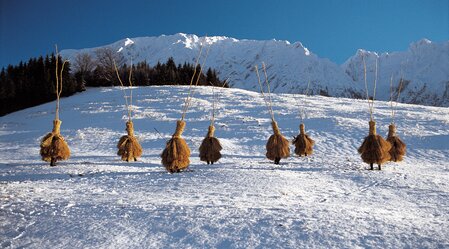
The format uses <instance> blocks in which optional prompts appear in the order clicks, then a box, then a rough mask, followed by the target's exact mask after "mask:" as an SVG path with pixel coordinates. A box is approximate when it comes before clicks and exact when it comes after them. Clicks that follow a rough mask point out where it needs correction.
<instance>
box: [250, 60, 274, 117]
mask: <svg viewBox="0 0 449 249" xmlns="http://www.w3.org/2000/svg"><path fill="white" fill-rule="evenodd" d="M254 69H255V70H256V75H257V81H258V82H259V87H260V93H261V94H262V99H263V101H264V102H265V106H266V107H267V109H268V113H270V114H271V112H270V107H269V105H268V101H267V98H266V97H265V93H264V92H263V87H262V83H261V82H260V76H259V68H258V67H257V65H256V66H254ZM271 119H272V121H274V120H273V116H271Z"/></svg>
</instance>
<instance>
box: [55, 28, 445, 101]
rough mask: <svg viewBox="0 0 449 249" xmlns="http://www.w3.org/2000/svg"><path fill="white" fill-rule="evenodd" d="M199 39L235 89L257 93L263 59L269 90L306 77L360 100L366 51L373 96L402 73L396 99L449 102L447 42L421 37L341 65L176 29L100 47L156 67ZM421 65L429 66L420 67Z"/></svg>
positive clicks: (319, 87) (188, 51) (183, 54)
mask: <svg viewBox="0 0 449 249" xmlns="http://www.w3.org/2000/svg"><path fill="white" fill-rule="evenodd" d="M202 42H205V46H206V47H210V50H209V54H208V58H207V62H206V64H205V66H206V67H212V68H214V69H216V70H217V73H218V75H219V77H220V78H222V79H228V78H229V79H230V85H231V86H233V87H237V88H242V89H246V90H253V91H259V86H258V84H257V78H256V74H255V72H254V66H255V65H261V63H262V62H263V61H265V62H266V63H267V74H268V78H269V80H270V85H271V87H272V90H273V92H279V93H281V92H284V93H304V92H305V90H306V88H307V85H308V82H309V81H310V89H309V92H310V94H312V95H316V94H320V95H327V96H334V97H350V98H361V97H363V96H365V95H366V93H365V86H364V80H363V64H362V63H361V56H362V55H366V57H365V58H366V62H367V69H368V74H367V78H368V82H369V84H370V85H371V84H373V82H374V80H373V77H374V65H375V59H376V58H377V59H378V60H379V71H378V73H379V79H378V93H377V97H378V98H379V99H380V100H389V98H390V76H392V75H393V76H394V83H393V84H394V86H396V87H395V89H396V90H397V88H398V87H397V86H398V84H399V82H400V76H402V78H403V82H404V85H403V92H402V93H401V97H400V98H399V101H400V102H404V103H414V104H424V105H435V106H449V73H448V72H445V70H444V68H449V41H447V42H443V43H433V42H431V41H430V40H427V39H422V40H419V41H417V42H413V43H411V45H410V46H409V49H408V50H407V51H398V52H391V53H381V54H379V53H377V52H371V51H367V50H363V49H358V50H357V51H356V54H355V55H353V56H351V57H350V58H348V59H347V60H346V61H345V62H344V63H343V64H341V65H338V64H336V63H334V62H332V61H331V60H329V59H327V58H321V57H319V56H318V55H317V54H315V53H313V52H312V51H310V50H309V49H308V48H306V47H305V46H304V45H303V44H302V43H301V42H299V41H297V42H294V43H290V42H289V41H286V40H275V39H272V40H250V39H240V40H239V39H235V38H232V37H227V36H210V37H199V36H196V35H194V34H185V33H177V34H174V35H161V36H152V37H136V38H125V39H121V40H119V41H117V42H114V43H111V44H108V45H105V46H101V47H110V48H111V49H113V50H114V51H119V52H120V53H122V54H123V55H124V57H125V59H126V60H127V63H130V62H131V60H132V61H133V62H140V61H147V62H148V63H149V64H150V65H155V64H156V63H157V62H159V61H161V62H162V61H166V60H167V59H168V58H169V57H173V58H174V60H175V62H176V63H179V64H182V63H184V62H190V63H194V62H195V59H196V57H197V56H198V52H199V49H200V47H201V43H202ZM101 47H95V48H86V49H80V50H74V49H66V50H63V51H61V55H62V56H63V57H65V58H68V59H73V58H74V57H75V56H76V54H77V53H83V52H86V53H90V54H94V51H95V49H98V48H101ZM446 54H447V56H445V55H446ZM203 55H204V54H203ZM427 65H432V66H433V68H427V67H428V66H427ZM420 68H421V69H426V68H427V70H418V69H420ZM446 71H447V70H446ZM419 72H421V73H419Z"/></svg>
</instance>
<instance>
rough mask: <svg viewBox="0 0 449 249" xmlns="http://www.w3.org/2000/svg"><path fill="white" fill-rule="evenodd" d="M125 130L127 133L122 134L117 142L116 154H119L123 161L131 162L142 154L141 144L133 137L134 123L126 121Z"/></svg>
mask: <svg viewBox="0 0 449 249" xmlns="http://www.w3.org/2000/svg"><path fill="white" fill-rule="evenodd" d="M126 131H127V132H128V135H125V136H122V137H121V138H120V140H119V141H118V143H117V149H118V152H117V155H119V156H121V158H122V160H123V161H127V162H132V161H135V160H136V159H137V158H138V157H140V156H142V146H141V145H140V144H139V141H138V140H137V138H136V137H134V125H133V122H132V121H128V122H126Z"/></svg>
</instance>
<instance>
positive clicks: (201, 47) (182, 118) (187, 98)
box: [181, 43, 203, 120]
mask: <svg viewBox="0 0 449 249" xmlns="http://www.w3.org/2000/svg"><path fill="white" fill-rule="evenodd" d="M202 51H203V44H202V43H201V45H200V51H199V53H198V57H197V58H196V62H195V68H194V69H193V75H192V78H190V84H189V94H188V95H187V97H186V98H185V100H184V107H183V111H182V115H181V120H184V118H185V115H186V112H187V101H189V98H190V94H191V90H192V84H193V79H194V77H195V74H196V67H197V66H198V63H199V61H200V57H201V53H202Z"/></svg>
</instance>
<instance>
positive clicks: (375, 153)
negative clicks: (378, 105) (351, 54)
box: [358, 57, 391, 170]
mask: <svg viewBox="0 0 449 249" xmlns="http://www.w3.org/2000/svg"><path fill="white" fill-rule="evenodd" d="M363 65H364V72H365V90H366V97H367V100H368V107H369V112H370V121H369V135H368V136H367V137H365V139H364V141H363V143H362V145H361V146H360V148H359V149H358V152H359V153H360V155H361V157H362V160H363V161H364V162H365V163H367V164H369V165H370V169H371V170H373V169H374V168H373V164H374V163H376V164H377V165H378V166H379V170H381V169H382V164H383V163H385V162H388V161H389V160H390V153H389V150H390V149H391V145H390V143H388V142H387V141H385V139H383V138H382V136H380V135H377V134H376V122H374V119H373V112H374V98H375V95H376V83H377V60H376V76H375V80H374V93H373V98H372V100H371V101H370V98H369V95H368V85H367V82H366V63H365V59H364V57H363Z"/></svg>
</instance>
